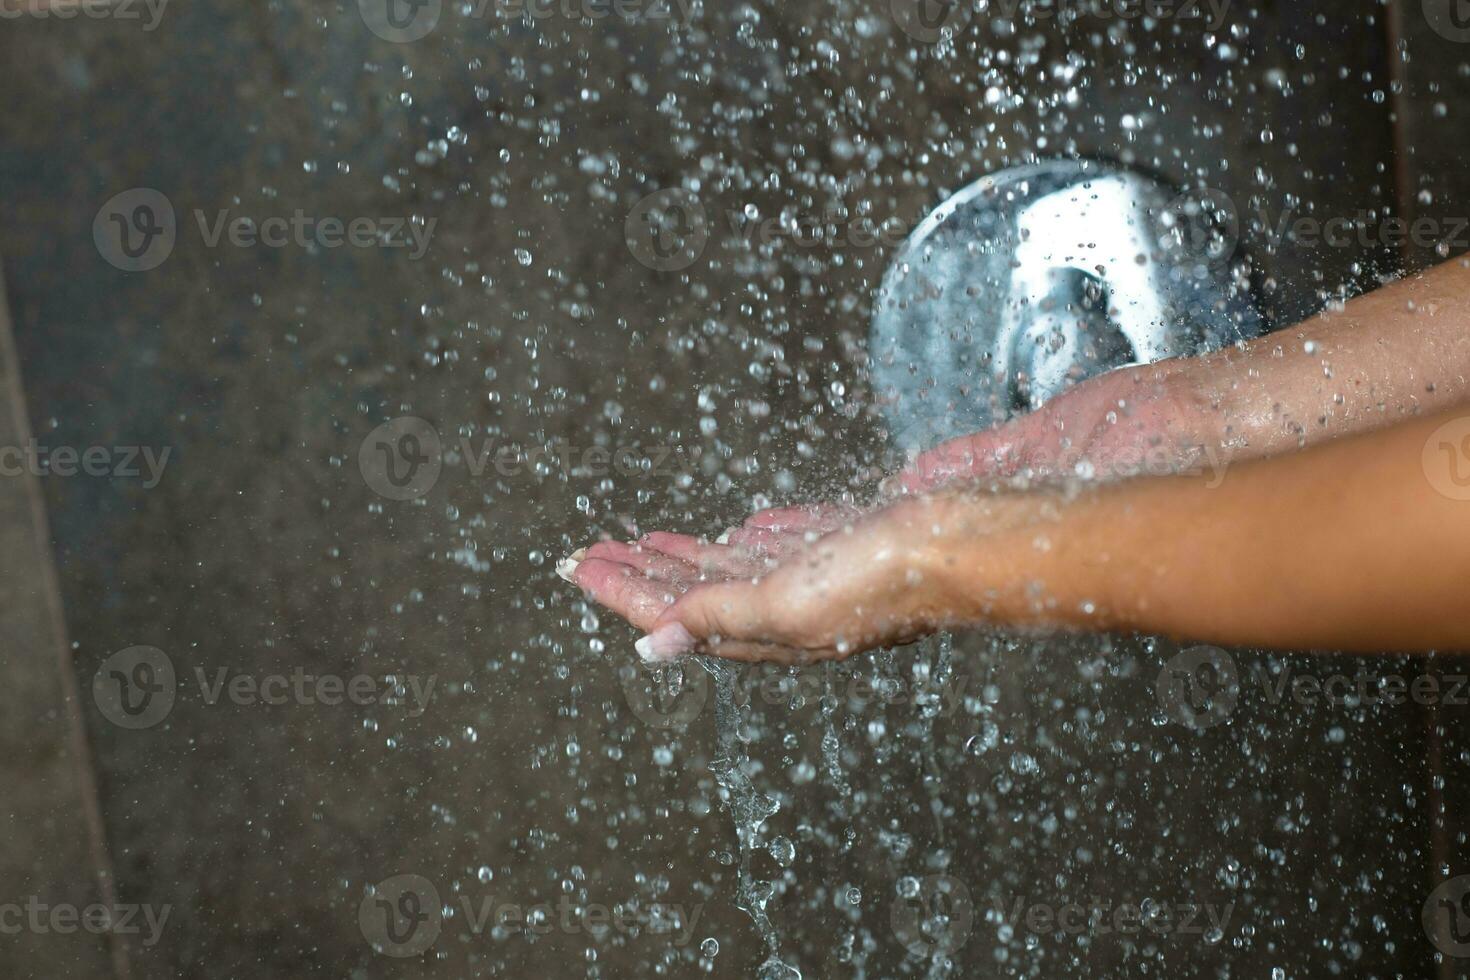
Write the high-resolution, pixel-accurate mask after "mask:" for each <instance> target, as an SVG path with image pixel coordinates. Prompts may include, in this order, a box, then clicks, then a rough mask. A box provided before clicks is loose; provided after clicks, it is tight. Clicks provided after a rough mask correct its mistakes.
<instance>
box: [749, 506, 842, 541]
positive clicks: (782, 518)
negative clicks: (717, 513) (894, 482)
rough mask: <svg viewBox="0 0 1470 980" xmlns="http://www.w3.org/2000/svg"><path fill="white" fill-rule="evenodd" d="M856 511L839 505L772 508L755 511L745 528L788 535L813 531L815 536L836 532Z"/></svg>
mask: <svg viewBox="0 0 1470 980" xmlns="http://www.w3.org/2000/svg"><path fill="white" fill-rule="evenodd" d="M855 513H856V511H855V510H854V509H853V508H851V507H843V506H841V505H839V504H815V505H812V506H809V507H772V508H770V509H769V510H762V511H757V512H756V513H754V514H752V515H751V516H750V517H749V518H747V519H746V521H745V527H747V528H764V529H766V530H770V531H784V532H786V533H789V534H800V533H803V532H807V531H814V532H816V533H817V534H826V533H827V532H828V531H833V530H836V529H837V528H838V527H841V526H842V524H843V523H844V522H846V521H849V520H851V519H852V517H853V515H854V514H855Z"/></svg>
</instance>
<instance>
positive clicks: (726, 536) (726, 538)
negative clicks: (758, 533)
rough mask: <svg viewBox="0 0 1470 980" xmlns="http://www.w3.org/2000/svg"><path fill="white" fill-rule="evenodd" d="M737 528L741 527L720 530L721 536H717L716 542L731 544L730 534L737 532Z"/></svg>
mask: <svg viewBox="0 0 1470 980" xmlns="http://www.w3.org/2000/svg"><path fill="white" fill-rule="evenodd" d="M737 530H739V528H733V527H727V528H725V529H724V530H723V531H721V532H720V536H719V537H718V538H715V544H729V543H730V535H731V534H733V533H735V531H737Z"/></svg>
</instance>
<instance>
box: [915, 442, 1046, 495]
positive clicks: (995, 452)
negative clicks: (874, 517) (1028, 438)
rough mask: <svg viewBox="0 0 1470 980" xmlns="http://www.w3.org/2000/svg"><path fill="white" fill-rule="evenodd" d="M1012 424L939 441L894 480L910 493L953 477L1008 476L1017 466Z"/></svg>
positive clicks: (939, 484) (940, 483)
mask: <svg viewBox="0 0 1470 980" xmlns="http://www.w3.org/2000/svg"><path fill="white" fill-rule="evenodd" d="M1017 450H1018V446H1017V439H1016V432H1015V427H1014V426H1011V425H1002V426H1000V427H998V428H994V429H987V430H985V431H984V432H976V433H973V434H971V435H967V436H960V437H959V438H957V439H951V440H949V441H948V442H942V443H940V444H939V445H937V446H935V447H934V448H933V449H929V450H926V451H925V452H922V453H920V454H919V455H918V457H917V458H916V459H915V460H914V461H913V462H912V463H910V464H909V465H908V466H907V467H906V468H905V469H903V470H902V471H900V472H899V473H898V474H897V475H896V477H895V479H896V481H897V482H898V484H899V486H900V487H901V488H902V489H903V490H906V491H908V492H909V493H922V492H924V491H926V490H935V489H938V488H939V487H941V486H943V485H944V484H946V483H949V482H951V481H954V480H962V479H975V478H979V477H987V476H1007V475H1009V474H1010V473H1011V472H1012V471H1013V470H1014V469H1015V467H1016V463H1017V456H1018V451H1017Z"/></svg>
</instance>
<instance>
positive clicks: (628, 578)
mask: <svg viewBox="0 0 1470 980" xmlns="http://www.w3.org/2000/svg"><path fill="white" fill-rule="evenodd" d="M590 550H591V549H589V557H586V558H583V559H582V560H581V561H580V562H579V563H578V564H577V567H576V568H575V569H574V570H573V571H572V573H571V575H572V581H573V582H575V583H576V584H577V586H578V587H580V588H581V589H582V590H583V591H584V592H586V593H587V594H588V595H589V596H590V597H591V598H592V600H593V601H594V602H596V603H598V604H599V605H602V606H606V607H607V608H608V609H611V610H612V611H613V612H615V613H617V614H618V615H619V616H621V617H623V618H624V619H626V620H627V621H628V622H630V623H632V624H633V625H634V626H636V627H637V628H638V629H641V630H648V629H652V628H653V626H654V624H655V623H656V622H657V621H658V618H659V616H660V615H662V614H663V612H664V610H665V609H666V608H668V606H669V605H670V604H671V603H672V602H674V600H675V599H677V598H678V597H679V595H680V594H681V593H682V592H683V591H684V589H683V587H682V586H679V585H676V584H673V583H669V582H660V581H657V580H655V579H651V578H648V577H647V576H645V575H644V574H643V573H642V572H640V571H639V570H638V569H635V568H633V567H632V566H631V565H625V564H623V563H621V562H616V561H608V560H607V559H605V558H592V557H590Z"/></svg>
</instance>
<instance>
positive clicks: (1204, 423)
mask: <svg viewBox="0 0 1470 980" xmlns="http://www.w3.org/2000/svg"><path fill="white" fill-rule="evenodd" d="M1189 363H1190V362H1185V361H1162V362H1159V363H1156V364H1147V365H1137V366H1133V367H1127V368H1120V369H1118V370H1116V371H1109V372H1108V373H1106V374H1101V375H1097V376H1096V377H1093V378H1089V379H1088V380H1087V381H1084V382H1082V383H1080V384H1078V385H1077V386H1075V387H1073V388H1069V389H1068V390H1067V391H1065V392H1063V393H1062V394H1060V395H1058V396H1057V397H1055V398H1053V399H1052V400H1051V401H1049V402H1047V403H1046V404H1044V405H1042V406H1041V407H1040V408H1038V409H1036V410H1035V411H1034V412H1030V413H1028V414H1026V415H1023V416H1020V417H1018V418H1015V419H1012V420H1011V421H1009V422H1005V423H1002V424H1001V425H998V426H995V427H994V428H991V429H986V430H985V431H983V432H976V433H972V434H970V435H965V436H960V437H958V438H955V439H951V440H949V441H947V442H944V443H941V444H940V445H938V446H935V447H933V448H932V449H928V450H926V451H925V452H923V453H920V454H919V456H918V457H917V458H916V459H915V460H914V461H913V462H912V463H910V464H909V465H908V466H907V467H905V468H904V469H903V470H902V471H900V472H899V473H898V474H896V475H895V476H894V477H892V478H890V479H889V480H888V481H885V485H886V487H887V488H888V489H890V490H893V491H899V492H909V493H913V492H923V491H927V490H934V489H937V488H939V487H943V486H945V485H947V484H950V483H955V482H972V481H975V480H988V479H1005V478H1012V477H1017V476H1025V477H1027V478H1029V479H1032V480H1042V481H1048V480H1057V479H1078V478H1081V479H1087V480H1111V479H1120V478H1127V477H1133V476H1138V475H1141V474H1144V473H1147V474H1150V475H1154V476H1162V475H1165V474H1166V473H1172V472H1179V471H1182V470H1184V469H1186V468H1188V467H1190V466H1194V465H1197V464H1198V463H1199V462H1200V460H1201V459H1202V458H1205V457H1208V458H1209V460H1210V462H1211V463H1212V464H1214V463H1216V462H1218V458H1219V457H1218V449H1219V446H1218V442H1217V441H1216V440H1214V439H1213V438H1212V437H1211V435H1210V433H1211V432H1212V431H1213V428H1214V427H1213V425H1212V423H1213V422H1214V420H1213V419H1211V418H1210V417H1209V416H1208V413H1207V412H1206V411H1205V409H1206V406H1205V405H1204V404H1203V402H1204V400H1205V399H1204V397H1203V395H1202V393H1201V392H1199V391H1197V390H1195V389H1194V387H1193V386H1192V382H1191V381H1190V378H1192V376H1193V372H1192V371H1191V370H1190V368H1189Z"/></svg>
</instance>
